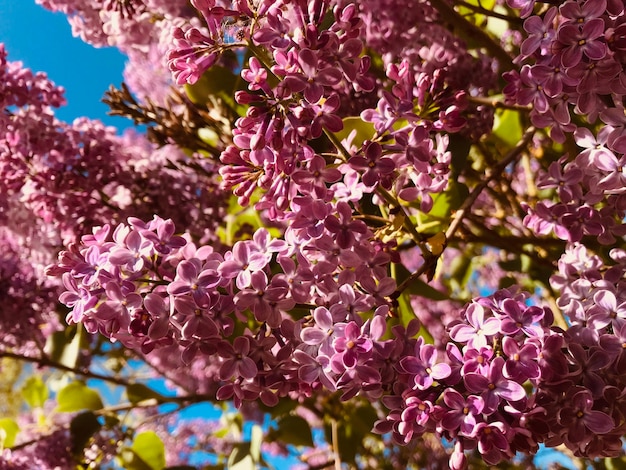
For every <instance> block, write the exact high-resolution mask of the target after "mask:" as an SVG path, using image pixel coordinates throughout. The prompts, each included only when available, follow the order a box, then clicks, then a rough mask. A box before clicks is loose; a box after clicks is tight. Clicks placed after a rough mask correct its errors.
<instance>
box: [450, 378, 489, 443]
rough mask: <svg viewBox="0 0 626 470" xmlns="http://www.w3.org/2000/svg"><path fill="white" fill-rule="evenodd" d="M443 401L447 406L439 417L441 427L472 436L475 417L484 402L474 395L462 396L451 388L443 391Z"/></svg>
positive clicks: (478, 414) (474, 430) (478, 415)
mask: <svg viewBox="0 0 626 470" xmlns="http://www.w3.org/2000/svg"><path fill="white" fill-rule="evenodd" d="M443 401H444V403H445V404H446V406H447V407H448V408H447V409H445V408H444V409H445V410H446V411H445V414H444V415H443V417H442V418H441V427H442V428H444V429H445V430H447V431H451V432H454V431H457V430H458V432H459V433H460V434H461V435H464V436H467V437H473V436H474V434H475V433H476V424H477V423H478V421H477V420H476V418H477V417H480V415H481V413H482V411H483V408H484V407H485V402H484V401H483V399H482V398H480V397H479V396H476V395H470V396H468V397H467V398H465V397H463V395H461V394H460V393H459V392H457V391H456V390H454V389H452V388H447V389H446V390H445V391H444V392H443Z"/></svg>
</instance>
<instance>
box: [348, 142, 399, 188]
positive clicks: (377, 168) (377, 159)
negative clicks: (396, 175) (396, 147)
mask: <svg viewBox="0 0 626 470" xmlns="http://www.w3.org/2000/svg"><path fill="white" fill-rule="evenodd" d="M363 154H364V156H359V155H357V156H355V157H352V158H350V160H349V161H348V164H349V165H350V166H351V167H352V168H354V169H355V170H360V171H364V173H363V176H362V178H363V183H364V184H365V185H366V186H369V187H373V186H376V184H377V183H380V184H382V186H383V187H385V188H387V189H389V187H390V185H391V181H389V178H388V177H389V175H391V173H393V171H394V170H395V168H396V165H395V163H394V161H393V160H392V159H391V158H389V157H381V155H382V147H381V146H380V144H378V143H377V142H368V143H366V144H365V148H364V150H363Z"/></svg>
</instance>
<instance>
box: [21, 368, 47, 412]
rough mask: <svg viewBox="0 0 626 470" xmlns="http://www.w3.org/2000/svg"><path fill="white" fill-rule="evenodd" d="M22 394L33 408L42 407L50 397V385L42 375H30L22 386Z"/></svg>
mask: <svg viewBox="0 0 626 470" xmlns="http://www.w3.org/2000/svg"><path fill="white" fill-rule="evenodd" d="M22 396H23V397H24V401H26V403H28V406H30V407H31V408H41V407H42V406H43V405H44V403H45V402H46V400H47V399H48V387H46V384H45V383H44V382H43V380H42V379H41V377H40V376H38V375H35V376H33V377H29V378H28V380H27V381H26V383H25V384H24V386H23V387H22Z"/></svg>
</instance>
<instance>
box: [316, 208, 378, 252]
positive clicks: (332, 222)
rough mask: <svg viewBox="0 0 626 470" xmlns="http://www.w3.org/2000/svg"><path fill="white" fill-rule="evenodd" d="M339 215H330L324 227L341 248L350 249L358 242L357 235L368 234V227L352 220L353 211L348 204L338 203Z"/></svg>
mask: <svg viewBox="0 0 626 470" xmlns="http://www.w3.org/2000/svg"><path fill="white" fill-rule="evenodd" d="M337 214H338V217H337V216H335V215H332V214H331V215H329V216H327V217H326V219H325V220H324V227H326V229H327V230H328V231H329V232H331V233H332V234H333V235H334V237H333V238H334V239H335V241H336V242H337V245H339V247H340V248H344V249H345V248H350V247H351V246H352V245H354V243H355V242H356V237H355V234H364V233H366V232H367V225H365V223H364V222H363V221H361V220H354V219H353V218H352V209H351V208H350V206H349V205H348V204H347V203H346V202H338V203H337Z"/></svg>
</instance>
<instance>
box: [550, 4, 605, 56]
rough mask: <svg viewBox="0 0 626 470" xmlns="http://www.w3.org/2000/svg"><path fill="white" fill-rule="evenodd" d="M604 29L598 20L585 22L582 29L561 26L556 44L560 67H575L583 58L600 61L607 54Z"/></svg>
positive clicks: (567, 25) (565, 25)
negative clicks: (558, 50)
mask: <svg viewBox="0 0 626 470" xmlns="http://www.w3.org/2000/svg"><path fill="white" fill-rule="evenodd" d="M587 3H594V2H587ZM604 29H605V26H604V21H603V20H602V19H600V18H594V19H591V20H589V21H587V22H585V23H584V24H583V27H582V29H581V28H580V26H579V25H578V24H564V25H562V26H561V27H560V28H559V30H558V32H557V41H558V42H557V43H556V44H557V47H559V48H560V52H561V66H563V67H566V68H570V67H575V66H577V65H578V64H579V63H580V62H581V61H582V60H583V56H584V57H587V58H589V59H591V60H600V59H602V58H603V57H604V56H605V55H606V52H607V48H606V44H605V43H604Z"/></svg>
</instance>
